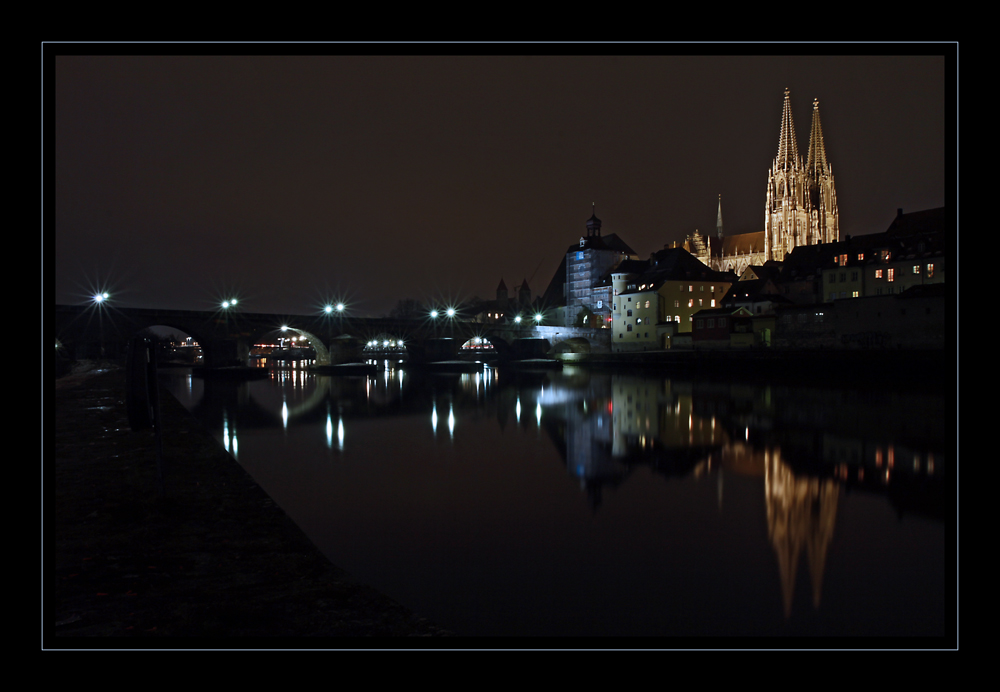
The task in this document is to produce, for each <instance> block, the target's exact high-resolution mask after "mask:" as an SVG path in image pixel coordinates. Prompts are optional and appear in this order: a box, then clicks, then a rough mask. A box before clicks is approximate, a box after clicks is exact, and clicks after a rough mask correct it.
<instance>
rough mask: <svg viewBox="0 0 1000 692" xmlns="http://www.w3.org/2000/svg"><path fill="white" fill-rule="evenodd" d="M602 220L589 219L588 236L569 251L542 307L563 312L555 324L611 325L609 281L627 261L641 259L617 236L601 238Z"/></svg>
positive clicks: (546, 294)
mask: <svg viewBox="0 0 1000 692" xmlns="http://www.w3.org/2000/svg"><path fill="white" fill-rule="evenodd" d="M601 225H602V224H601V220H600V219H599V218H597V214H596V213H592V214H591V216H590V218H589V219H587V234H586V235H585V236H581V237H580V242H579V243H575V244H573V245H570V246H569V248H568V249H567V250H566V254H565V256H564V258H563V261H562V263H561V264H560V266H559V269H558V270H557V271H556V274H555V276H554V277H553V278H552V282H551V283H550V284H549V288H548V289H547V290H546V291H545V294H544V295H543V299H542V303H543V304H544V306H545V307H546V309H547V310H548V311H550V312H555V311H557V310H558V309H560V308H561V309H562V319H561V320H559V321H556V320H553V322H556V323H557V324H563V325H565V326H567V327H573V326H576V325H577V323H578V321H580V320H581V313H583V318H582V319H583V320H584V321H586V322H587V323H588V324H586V325H583V326H588V327H597V328H601V327H609V326H610V325H611V307H610V304H609V299H610V297H611V290H610V284H609V283H608V282H607V277H608V275H609V273H610V272H611V270H612V269H614V268H615V267H617V266H618V265H619V264H620V263H621V262H622V261H624V260H629V259H632V260H636V259H638V258H639V256H638V255H637V254H636V252H635V250H633V249H632V248H630V247H629V246H628V245H627V244H626V243H625V242H624V241H623V240H622V239H621V238H619V237H618V236H617V235H616V234H614V233H610V234H608V235H601Z"/></svg>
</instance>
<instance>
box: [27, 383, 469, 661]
mask: <svg viewBox="0 0 1000 692" xmlns="http://www.w3.org/2000/svg"><path fill="white" fill-rule="evenodd" d="M124 384H125V382H124V371H123V370H121V369H117V368H113V369H104V370H101V369H93V370H90V371H89V372H83V373H77V374H71V375H68V376H66V377H63V378H60V379H59V380H57V381H56V384H55V388H54V392H53V393H52V394H50V396H53V401H51V402H49V407H48V410H47V412H48V413H50V414H51V413H54V416H51V415H50V416H48V417H47V418H46V419H45V421H44V423H43V424H44V425H51V426H52V427H51V428H49V429H48V430H43V435H44V438H45V440H46V443H47V444H48V447H47V448H46V449H45V452H46V457H45V459H44V471H45V478H44V495H43V503H44V504H43V515H42V520H43V544H44V546H45V550H46V553H45V555H44V561H43V575H44V585H43V586H44V591H43V594H44V598H43V603H42V626H43V648H46V649H65V648H177V647H182V648H261V647H263V648H286V647H289V646H291V647H295V648H423V646H426V644H421V643H420V640H418V639H413V638H421V637H441V636H448V635H450V634H451V633H449V632H447V631H445V630H443V629H442V628H440V627H438V626H436V625H435V624H433V623H431V622H428V621H427V620H425V619H422V618H420V617H419V616H418V615H416V614H414V613H412V612H410V611H409V610H407V609H406V608H404V607H402V606H401V605H399V604H398V603H396V602H394V601H392V600H391V599H389V598H387V597H386V596H384V595H382V594H380V593H379V592H377V591H375V590H374V589H371V588H369V587H367V586H365V585H363V584H359V583H357V582H356V581H354V580H353V579H352V578H351V577H350V576H349V575H348V574H346V573H345V572H344V571H342V570H340V569H339V568H337V567H335V566H334V565H332V564H330V562H329V561H328V560H327V559H326V558H325V557H324V556H323V555H322V553H320V551H319V550H318V549H316V548H315V546H313V544H312V543H311V542H310V541H309V540H308V538H306V536H305V535H304V534H303V533H302V531H301V530H300V529H299V528H298V527H297V526H296V525H295V524H294V523H293V522H292V521H291V520H290V519H289V518H288V517H287V515H286V514H285V513H284V512H283V511H282V510H281V509H280V508H279V507H277V506H276V505H275V504H274V502H273V501H272V500H271V499H270V498H269V497H268V496H267V494H266V493H264V491H263V490H261V488H260V487H259V486H257V484H256V483H254V481H253V480H252V479H251V478H250V476H249V475H248V474H247V473H246V472H245V471H244V470H243V469H242V467H240V466H239V464H238V463H237V462H236V461H235V460H233V458H232V457H231V456H229V454H228V453H226V451H225V450H224V449H223V448H222V446H221V445H220V444H219V443H218V442H217V441H216V440H215V439H214V438H213V437H212V436H211V435H210V434H209V433H208V431H206V430H205V429H204V428H202V427H201V426H200V425H199V424H198V423H197V422H196V421H195V420H194V419H192V418H191V417H190V416H189V415H188V413H187V411H185V410H184V408H183V407H182V406H181V405H180V404H179V403H178V402H177V401H176V400H174V399H173V397H171V396H170V395H169V394H163V395H161V397H160V401H161V411H162V430H163V436H162V468H163V474H162V481H161V479H160V475H159V473H158V462H157V450H156V438H155V435H154V434H153V433H152V432H149V431H143V432H134V431H132V430H131V429H130V428H129V425H128V421H127V418H126V411H125V403H124V398H125V395H124V392H125V389H124ZM53 409H54V411H53ZM300 637H306V638H309V639H308V640H307V641H303V642H296V640H295V639H293V638H300ZM327 637H329V638H330V641H329V642H324V641H322V640H323V638H327ZM401 638H402V639H401ZM140 640H141V641H140Z"/></svg>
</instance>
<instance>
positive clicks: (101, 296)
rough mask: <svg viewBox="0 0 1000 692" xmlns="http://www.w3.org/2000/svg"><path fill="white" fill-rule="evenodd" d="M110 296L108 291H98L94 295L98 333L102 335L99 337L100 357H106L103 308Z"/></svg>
mask: <svg viewBox="0 0 1000 692" xmlns="http://www.w3.org/2000/svg"><path fill="white" fill-rule="evenodd" d="M109 297H110V296H109V295H108V294H107V292H104V293H97V294H95V295H94V305H96V306H97V329H98V333H99V335H100V336H99V338H100V342H99V349H100V350H99V351H98V356H99V357H100V358H104V318H103V317H104V311H103V310H102V309H101V308H102V307H103V306H104V302H105V301H106V300H107V299H108V298H109Z"/></svg>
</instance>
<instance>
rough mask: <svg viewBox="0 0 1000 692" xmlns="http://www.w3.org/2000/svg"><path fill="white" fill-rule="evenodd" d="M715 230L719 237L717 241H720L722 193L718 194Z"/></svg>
mask: <svg viewBox="0 0 1000 692" xmlns="http://www.w3.org/2000/svg"><path fill="white" fill-rule="evenodd" d="M715 230H716V232H717V233H718V235H719V239H720V240H721V239H722V193H721V192H720V193H719V216H718V218H717V219H716V220H715Z"/></svg>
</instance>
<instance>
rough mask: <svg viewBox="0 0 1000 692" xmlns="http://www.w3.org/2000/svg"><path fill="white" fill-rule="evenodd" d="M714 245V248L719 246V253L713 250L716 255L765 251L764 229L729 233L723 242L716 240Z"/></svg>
mask: <svg viewBox="0 0 1000 692" xmlns="http://www.w3.org/2000/svg"><path fill="white" fill-rule="evenodd" d="M712 245H713V250H714V248H718V253H716V252H714V251H713V252H712V254H713V255H716V256H726V255H747V254H750V253H752V252H764V231H756V232H754V233H740V234H739V235H727V236H725V237H724V238H723V239H722V242H721V243H720V242H719V241H717V240H716V241H714V242H713V243H712Z"/></svg>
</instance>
